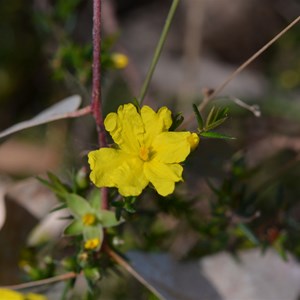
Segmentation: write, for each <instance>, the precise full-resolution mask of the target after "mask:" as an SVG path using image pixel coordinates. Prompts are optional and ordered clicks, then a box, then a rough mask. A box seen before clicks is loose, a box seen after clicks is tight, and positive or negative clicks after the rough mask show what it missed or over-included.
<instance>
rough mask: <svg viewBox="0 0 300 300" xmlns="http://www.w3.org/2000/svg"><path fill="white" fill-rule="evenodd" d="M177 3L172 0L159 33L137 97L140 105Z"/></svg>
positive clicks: (175, 0)
mask: <svg viewBox="0 0 300 300" xmlns="http://www.w3.org/2000/svg"><path fill="white" fill-rule="evenodd" d="M179 1H180V0H173V3H172V5H171V8H170V11H169V14H168V16H167V19H166V22H165V26H164V28H163V31H162V33H161V36H160V38H159V41H158V44H157V46H156V49H155V52H154V56H153V58H152V61H151V64H150V67H149V70H148V73H147V76H146V79H145V81H144V83H143V86H142V90H141V93H140V96H139V102H140V104H142V103H143V101H144V98H145V95H146V93H147V91H148V88H149V84H150V81H151V79H152V76H153V73H154V70H155V67H156V65H157V62H158V60H159V57H160V54H161V52H162V49H163V46H164V44H165V41H166V39H167V35H168V33H169V29H170V26H171V23H172V20H173V17H174V14H175V12H176V9H177V6H178V4H179Z"/></svg>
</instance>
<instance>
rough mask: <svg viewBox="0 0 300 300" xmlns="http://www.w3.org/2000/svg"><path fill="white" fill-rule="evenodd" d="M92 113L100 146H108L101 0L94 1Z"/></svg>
mask: <svg viewBox="0 0 300 300" xmlns="http://www.w3.org/2000/svg"><path fill="white" fill-rule="evenodd" d="M93 9H94V16H93V89H92V103H91V108H92V113H93V116H94V118H95V121H96V126H97V132H98V140H99V146H100V147H105V146H107V142H106V135H105V130H104V122H103V110H102V102H101V100H102V99H101V0H94V7H93Z"/></svg>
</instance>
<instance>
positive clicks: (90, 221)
mask: <svg viewBox="0 0 300 300" xmlns="http://www.w3.org/2000/svg"><path fill="white" fill-rule="evenodd" d="M82 223H83V225H87V226H90V225H94V224H95V223H96V216H95V215H94V214H91V213H87V214H85V215H83V216H82Z"/></svg>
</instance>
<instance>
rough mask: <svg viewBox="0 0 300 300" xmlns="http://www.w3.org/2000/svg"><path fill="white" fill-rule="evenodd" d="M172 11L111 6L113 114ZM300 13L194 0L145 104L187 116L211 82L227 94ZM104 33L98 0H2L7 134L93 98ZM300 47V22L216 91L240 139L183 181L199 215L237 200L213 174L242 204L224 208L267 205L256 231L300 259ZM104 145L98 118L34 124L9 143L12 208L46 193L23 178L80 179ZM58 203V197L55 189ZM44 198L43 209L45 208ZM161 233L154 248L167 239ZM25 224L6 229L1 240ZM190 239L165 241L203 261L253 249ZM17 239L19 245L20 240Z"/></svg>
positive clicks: (231, 131) (200, 156) (210, 154)
mask: <svg viewBox="0 0 300 300" xmlns="http://www.w3.org/2000/svg"><path fill="white" fill-rule="evenodd" d="M170 5H171V1H169V0H168V1H167V0H166V1H160V0H115V1H112V0H104V1H103V13H102V16H103V32H104V36H105V38H104V40H103V58H102V60H103V82H102V83H103V101H104V107H105V112H106V113H108V112H109V111H112V110H115V109H116V108H117V107H118V105H119V104H120V103H128V102H130V101H132V99H133V98H134V97H138V95H139V92H140V88H141V85H142V83H143V80H144V78H145V75H146V72H147V69H148V67H149V64H150V61H151V58H152V55H153V52H154V49H155V47H156V43H157V41H158V39H159V35H160V32H161V30H162V27H163V25H164V21H165V18H166V15H167V13H168V9H169V7H170ZM299 14H300V2H299V0H244V1H239V0H185V1H182V2H181V4H180V6H179V9H178V11H177V12H176V16H175V19H174V22H173V24H172V27H171V32H170V34H169V36H168V39H167V41H166V45H165V48H164V51H163V54H162V56H161V59H160V61H159V64H158V67H157V69H156V71H155V74H154V77H153V81H152V84H151V86H150V91H149V93H148V95H147V98H146V101H145V103H147V104H149V105H151V106H152V107H154V108H157V107H160V106H162V105H167V106H168V107H170V108H172V109H173V110H174V111H175V112H181V113H182V114H183V115H184V116H186V117H188V116H189V115H191V114H192V104H193V103H196V104H199V103H200V102H201V100H202V98H203V90H204V89H215V88H217V87H218V86H219V85H220V84H221V83H222V82H223V81H224V80H225V78H226V77H227V76H228V75H229V74H230V73H232V72H233V71H234V70H235V69H236V68H237V67H238V66H239V65H240V64H242V63H243V62H244V61H245V60H247V59H248V58H249V57H250V56H251V55H252V54H254V53H255V52H256V51H257V50H259V49H260V48H261V47H262V46H263V45H264V44H266V43H267V42H268V41H269V40H270V39H272V38H273V37H274V36H275V35H276V34H277V33H278V32H280V31H281V30H282V29H283V28H284V27H285V26H287V25H288V24H289V23H290V22H292V21H293V20H294V19H295V18H296V17H298V16H299ZM91 31H92V1H83V0H31V1H22V0H10V1H1V2H0V37H1V38H0V43H1V46H0V131H2V130H4V129H6V128H7V127H9V126H12V125H13V124H15V123H17V122H20V121H23V120H26V119H30V118H31V117H33V116H35V115H36V114H37V113H39V112H40V111H42V110H43V109H45V108H46V107H48V106H50V105H52V104H54V103H56V102H58V101H60V100H62V99H64V98H66V97H67V96H70V95H73V94H79V95H81V96H82V99H83V105H87V104H88V103H89V101H90V94H91V54H92V48H91V39H92V35H91ZM113 52H118V53H123V54H125V55H126V56H127V57H128V59H129V64H128V66H126V68H124V69H122V70H120V69H118V68H114V67H112V66H111V64H110V63H111V60H110V55H111V53H113ZM299 53H300V26H299V24H298V25H296V26H294V27H293V28H292V29H291V30H290V31H289V32H287V33H286V34H285V35H284V36H283V37H282V38H280V39H279V40H278V41H277V42H276V43H275V44H273V45H272V46H271V47H270V48H269V49H268V50H267V51H266V52H265V53H264V54H263V55H261V56H260V57H258V58H257V59H256V60H255V61H254V62H253V63H252V64H251V65H250V66H249V67H247V69H246V70H244V71H243V72H242V73H241V74H240V75H239V76H237V77H236V78H235V79H234V80H233V81H232V82H231V83H230V84H229V85H228V86H227V87H226V88H225V89H224V90H223V91H222V93H221V94H220V95H218V96H217V98H216V99H215V100H214V102H213V104H215V105H218V106H222V107H224V106H227V107H229V109H230V117H229V119H228V120H227V121H226V123H225V125H224V126H222V128H221V129H220V131H221V132H223V133H226V134H228V135H231V136H234V137H236V139H235V140H234V141H231V140H230V141H223V140H221V141H220V140H208V139H203V140H202V141H201V143H200V147H199V149H198V150H197V151H196V152H195V153H194V154H193V156H192V157H191V159H190V160H189V161H188V162H187V163H186V164H187V169H188V171H187V172H186V186H187V187H185V188H183V187H179V191H180V192H179V193H181V194H183V195H186V194H188V195H189V197H190V196H191V197H196V198H197V199H201V200H202V201H200V204H199V203H198V204H197V205H196V207H197V209H198V210H199V216H201V217H203V218H205V216H207V215H209V214H210V213H209V212H208V211H209V205H208V204H207V203H208V202H207V201H208V199H211V198H214V199H218V200H216V203H218V204H220V203H221V202H222V201H223V200H224V199H223V198H222V197H221V196H220V193H219V194H217V195H216V194H215V193H214V191H213V190H212V189H211V187H210V186H209V184H208V183H207V179H208V178H209V180H210V182H211V183H212V185H213V186H215V187H218V191H222V193H223V194H222V193H221V194H222V195H224V194H226V195H227V196H228V197H229V198H230V199H231V200H230V201H229V202H230V203H228V202H226V201H225V202H224V201H223V202H222V204H220V205H221V206H222V209H225V210H227V212H228V211H229V210H230V211H234V212H235V213H237V212H238V213H241V215H242V216H244V217H252V216H253V215H254V214H255V213H257V212H259V213H260V214H263V216H264V217H263V218H254V219H253V222H252V223H251V224H250V225H249V226H250V229H251V230H252V231H253V232H254V234H255V236H256V237H257V238H258V240H259V241H261V242H263V243H265V245H268V246H270V245H273V246H274V247H275V248H276V247H277V249H278V251H279V252H280V253H281V254H282V253H283V252H282V251H283V250H285V249H286V250H288V251H290V252H292V253H293V255H295V256H296V257H297V258H298V259H299V258H300V242H299V236H300V186H299V178H300V168H299V160H300V153H299V151H300V136H299V132H300V122H299V121H300V56H299ZM236 98H237V99H238V100H241V101H243V103H246V104H247V105H248V106H250V107H252V108H253V105H256V106H257V107H259V110H260V111H261V116H260V117H257V116H255V115H254V114H253V112H251V109H250V110H249V109H246V108H244V107H241V105H237V104H236V103H235V102H234V101H233V99H236ZM256 106H255V107H256ZM210 107H211V106H209V107H208V108H207V112H205V113H206V114H207V113H208V112H209V108H210ZM191 126H192V125H191ZM96 148H97V142H96V132H95V128H94V123H93V120H92V118H91V117H90V116H86V117H83V118H78V119H76V120H72V121H65V120H62V121H57V122H54V123H50V124H47V125H42V126H39V127H34V128H31V129H27V130H24V131H22V132H19V133H16V134H14V135H13V136H10V137H6V138H5V139H2V140H1V142H0V176H1V178H2V179H1V183H0V185H1V188H2V190H1V191H2V192H1V193H2V194H1V195H2V198H3V199H5V201H6V207H8V201H11V200H14V201H13V202H12V203H15V202H16V203H19V204H20V206H21V207H23V206H25V208H26V207H27V206H26V205H27V204H26V203H28V202H29V200H30V199H32V198H33V195H36V194H38V192H37V191H36V190H34V191H33V192H32V194H30V193H29V195H27V196H26V195H25V194H24V190H26V189H28V184H25V185H24V187H23V190H22V189H21V190H19V189H17V188H16V183H18V184H19V183H20V181H23V180H25V179H26V180H27V178H28V177H30V176H33V175H38V174H44V173H45V172H46V171H49V170H52V171H55V172H57V173H59V174H61V175H62V176H63V177H67V176H66V174H67V170H70V169H76V168H79V167H80V166H81V165H82V164H85V163H86V159H85V155H86V153H87V151H89V150H92V149H96ZM78 157H79V158H80V159H78ZM18 188H19V186H18ZM16 189H17V190H16ZM39 191H40V190H39ZM40 193H42V194H43V193H46V192H45V191H44V190H43V191H40ZM20 195H22V197H23V198H22V197H21V196H20ZM38 195H41V194H38ZM43 195H44V194H43ZM199 195H200V196H199ZM49 197H50V196H49ZM251 197H252V198H251ZM21 198H22V199H21ZM45 198H46V200H45V201H46V202H47V201H48V200H47V199H49V198H48V196H46V197H45ZM221 198H222V199H223V200H220V199H221ZM9 199H10V200H9ZM38 199H39V198H38V197H37V198H36V200H35V201H36V202H35V203H39V200H38ZM251 199H252V200H251ZM2 201H4V200H2ZM54 201H55V200H51V201H50V202H49V203H50V204H49V205H48V206H47V205H46V207H44V208H41V210H43V209H44V210H43V211H44V213H41V214H40V215H34V214H32V213H29V215H30V216H28V218H31V217H32V215H34V216H33V219H32V223H30V222H29V221H28V228H27V229H26V228H25V229H24V236H23V238H22V239H23V240H26V234H27V233H28V232H29V230H30V229H31V228H32V226H33V224H35V223H36V222H37V220H39V219H41V218H42V215H45V214H46V212H47V209H48V210H49V207H50V206H51V205H52V204H53V203H54ZM218 201H219V202H218ZM243 201H244V202H243ZM249 201H250V202H251V201H252V202H251V205H250V204H249ZM43 203H44V202H43ZM224 203H225V204H224ZM10 205H12V204H10ZM13 205H14V204H13ZM219 208H220V206H219ZM0 209H1V207H0ZM11 209H14V208H11ZM26 209H27V210H29V211H30V209H28V208H26ZM7 211H8V208H7ZM225 215H226V214H225ZM11 218H12V219H13V221H12V222H13V224H12V225H10V228H13V229H11V230H13V231H14V230H15V229H16V228H19V227H20V226H21V224H22V222H23V221H22V220H23V219H22V218H24V217H20V218H19V219H18V218H16V217H11ZM26 218H27V217H26ZM224 218H225V217H224ZM7 219H8V217H7ZM0 220H1V219H0ZM28 220H29V219H28ZM251 221H252V219H251ZM170 224H173V223H172V222H170V223H168V225H167V226H166V227H168V230H171V229H174V227H172V226H173V225H170ZM7 226H8V225H7ZM174 226H175V225H174ZM176 226H179V225H178V224H176ZM180 226H182V223H180ZM4 228H5V227H4ZM181 228H183V227H181ZM155 230H156V229H155ZM155 230H154V231H153V236H152V238H153V239H152V243H153V244H151V243H150V242H149V243H150V244H151V245H150V244H149V245H150V246H149V249H152V248H151V247H152V246H153V245H154V244H155V242H157V240H155V238H158V236H157V235H155V234H157V232H155ZM13 231H9V233H7V232H6V233H5V232H4V230H2V231H0V241H1V245H2V243H4V241H5V240H7V239H9V238H10V237H11V232H13ZM1 234H2V236H1ZM185 234H186V233H185V232H184V230H183V231H182V232H179V234H178V236H177V237H176V238H173V239H171V240H170V241H169V242H168V243H166V244H164V247H165V248H166V249H168V250H170V249H171V251H173V252H174V253H175V254H176V255H177V256H178V257H185V256H190V257H193V256H197V257H202V256H205V255H208V254H212V253H216V252H218V251H221V250H232V249H233V250H234V249H239V248H243V247H248V246H249V245H246V244H245V243H239V238H238V239H237V240H235V241H234V242H233V241H232V240H230V241H229V239H225V240H224V239H223V240H222V239H221V238H220V236H219V235H220V234H221V230H220V229H219V232H216V231H214V233H213V232H208V233H207V235H208V236H212V237H215V238H220V243H217V244H213V243H205V245H204V242H203V241H201V239H200V241H199V237H196V238H195V237H194V236H193V235H191V238H190V240H189V242H186V243H182V238H183V236H186V235H185ZM228 234H229V233H228ZM223 237H224V236H223ZM227 238H228V236H227ZM9 243H11V247H14V246H15V245H14V243H16V241H14V240H10V242H9ZM137 244H138V243H137ZM183 244H184V246H183ZM133 245H134V243H133ZM147 245H148V244H147ZM166 245H167V246H166ZM18 247H19V246H18ZM19 248H20V249H21V248H22V247H21V246H20V247H19ZM154 248H155V247H154ZM8 250H9V249H8ZM1 251H2V250H1ZM16 253H19V252H18V251H17V252H16ZM1 256H2V259H1ZM17 258H18V255H17V254H16V255H14V256H13V257H12V256H11V253H6V254H5V253H4V254H3V255H2V253H0V265H1V266H2V264H4V263H5V264H8V265H9V264H14V265H15V268H17V266H16V263H15V261H16V260H18V259H17ZM12 273H13V272H12ZM0 278H1V281H2V282H15V281H18V280H17V279H18V277H17V278H16V276H15V274H14V273H13V274H12V275H11V276H7V275H6V276H3V274H0Z"/></svg>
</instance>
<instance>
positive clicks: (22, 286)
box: [0, 272, 78, 290]
mask: <svg viewBox="0 0 300 300" xmlns="http://www.w3.org/2000/svg"><path fill="white" fill-rule="evenodd" d="M77 275H78V274H76V273H74V272H69V273H65V274H61V275H57V276H54V277H51V278H46V279H41V280H37V281H31V282H25V283H21V284H14V285H6V286H0V288H3V289H11V290H22V289H27V288H32V287H36V286H41V285H46V284H51V283H55V282H59V281H65V280H69V279H72V278H75V277H76V276H77Z"/></svg>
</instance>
